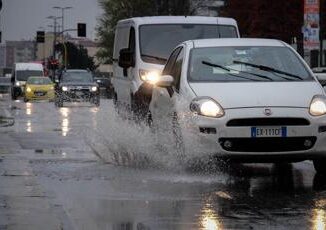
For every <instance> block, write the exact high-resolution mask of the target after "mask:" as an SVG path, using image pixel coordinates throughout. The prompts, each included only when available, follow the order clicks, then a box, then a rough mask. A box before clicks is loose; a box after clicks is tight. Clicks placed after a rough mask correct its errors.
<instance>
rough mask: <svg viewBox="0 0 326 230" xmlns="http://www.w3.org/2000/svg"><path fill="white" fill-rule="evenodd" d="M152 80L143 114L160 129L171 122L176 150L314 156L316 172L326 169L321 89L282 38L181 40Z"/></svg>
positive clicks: (266, 158)
mask: <svg viewBox="0 0 326 230" xmlns="http://www.w3.org/2000/svg"><path fill="white" fill-rule="evenodd" d="M152 83H153V84H155V87H154V91H153V97H152V100H151V104H150V115H149V119H150V120H151V124H152V126H153V127H156V128H157V129H158V130H160V129H161V130H167V128H166V127H167V126H170V128H171V130H173V132H169V133H171V135H170V136H173V137H172V138H170V140H174V141H175V142H176V143H174V144H177V145H176V146H177V147H178V148H179V149H180V151H179V152H181V153H183V154H185V155H187V154H188V153H189V154H190V152H191V151H192V150H193V149H194V148H196V147H198V148H199V147H200V151H199V156H200V157H202V158H203V157H204V156H218V157H220V158H226V159H231V160H240V161H244V162H247V161H250V162H275V161H281V162H297V161H302V160H313V162H314V166H315V169H316V171H317V172H321V173H325V172H326V96H325V92H324V90H323V88H322V86H321V85H320V84H319V82H318V81H317V79H316V78H315V77H314V75H313V73H312V72H311V70H310V69H309V67H308V66H307V64H306V63H305V62H304V61H303V59H302V58H301V57H300V56H299V55H298V54H297V53H296V52H295V51H294V50H293V49H292V48H291V47H290V46H289V45H287V44H286V43H284V42H281V41H278V40H268V39H218V40H217V39H208V40H194V41H187V42H184V43H182V44H181V45H179V46H178V47H177V48H176V49H174V51H173V52H172V54H171V56H170V58H169V60H168V62H167V64H166V65H165V68H164V70H163V75H162V76H160V77H158V78H156V79H153V80H152ZM169 130H170V129H169ZM190 134H192V135H190ZM165 135H167V134H166V133H165ZM187 135H188V136H190V139H189V140H188V139H187V138H185V136H187ZM188 136H187V137H188ZM195 138H197V139H196V141H197V140H198V142H197V144H198V145H197V144H196V145H194V142H195ZM191 144H192V145H191Z"/></svg>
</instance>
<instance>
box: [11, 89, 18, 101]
mask: <svg viewBox="0 0 326 230" xmlns="http://www.w3.org/2000/svg"><path fill="white" fill-rule="evenodd" d="M11 99H12V100H17V94H16V92H15V90H13V91H12V93H11Z"/></svg>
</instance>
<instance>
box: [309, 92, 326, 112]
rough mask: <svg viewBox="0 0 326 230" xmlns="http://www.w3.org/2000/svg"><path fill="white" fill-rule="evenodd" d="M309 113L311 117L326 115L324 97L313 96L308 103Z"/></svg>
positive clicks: (325, 100) (325, 99)
mask: <svg viewBox="0 0 326 230" xmlns="http://www.w3.org/2000/svg"><path fill="white" fill-rule="evenodd" d="M309 113H310V114H311V115H312V116H322V115H325V114H326V97H325V96H323V95H317V96H314V98H313V99H312V101H311V103H310V108H309Z"/></svg>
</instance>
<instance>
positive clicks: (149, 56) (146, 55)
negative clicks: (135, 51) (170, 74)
mask: <svg viewBox="0 0 326 230" xmlns="http://www.w3.org/2000/svg"><path fill="white" fill-rule="evenodd" d="M141 56H142V57H147V58H153V59H156V60H158V61H165V62H166V61H167V59H166V58H162V57H157V56H153V55H149V54H142V55H141Z"/></svg>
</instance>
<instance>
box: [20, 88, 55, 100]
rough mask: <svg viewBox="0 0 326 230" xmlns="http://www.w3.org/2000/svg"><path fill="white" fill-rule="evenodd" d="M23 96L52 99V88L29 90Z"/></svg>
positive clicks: (34, 98) (31, 98)
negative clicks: (47, 89)
mask: <svg viewBox="0 0 326 230" xmlns="http://www.w3.org/2000/svg"><path fill="white" fill-rule="evenodd" d="M25 98H26V99H27V100H53V99H54V90H49V91H31V92H27V91H26V92H25Z"/></svg>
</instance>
